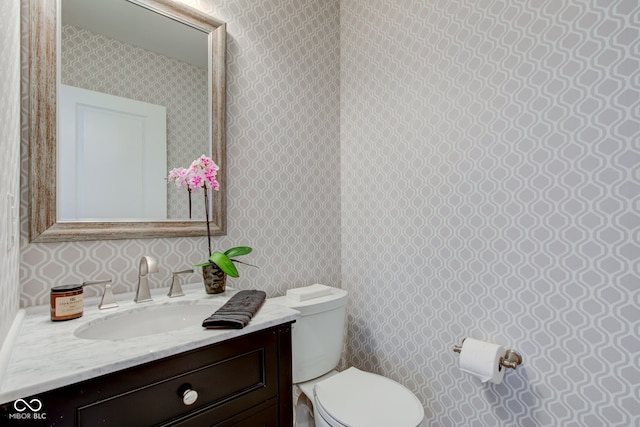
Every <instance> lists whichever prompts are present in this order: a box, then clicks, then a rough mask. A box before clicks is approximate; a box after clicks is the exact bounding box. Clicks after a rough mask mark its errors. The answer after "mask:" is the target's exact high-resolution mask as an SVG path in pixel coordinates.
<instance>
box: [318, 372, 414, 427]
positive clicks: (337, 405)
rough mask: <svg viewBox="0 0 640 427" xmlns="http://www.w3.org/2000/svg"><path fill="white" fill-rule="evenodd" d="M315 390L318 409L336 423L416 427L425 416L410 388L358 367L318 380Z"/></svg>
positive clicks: (333, 423) (336, 424) (330, 421)
mask: <svg viewBox="0 0 640 427" xmlns="http://www.w3.org/2000/svg"><path fill="white" fill-rule="evenodd" d="M313 393H314V401H315V402H314V405H316V407H317V411H318V412H319V413H320V415H321V416H322V417H323V418H325V420H326V421H327V422H328V423H330V424H331V425H335V426H353V427H360V426H366V427H389V426H394V427H416V426H419V425H420V424H421V422H422V419H423V418H424V409H423V408H422V404H421V403H420V401H419V400H418V399H417V398H416V397H415V395H414V394H413V393H412V392H411V391H409V389H407V388H406V387H404V386H403V385H401V384H398V383H397V382H395V381H393V380H391V379H389V378H386V377H383V376H380V375H376V374H372V373H370V372H364V371H361V370H359V369H356V368H349V369H347V370H345V371H343V372H341V373H339V374H337V375H335V376H332V377H331V378H329V379H327V380H324V381H321V382H319V383H317V384H316V385H315V387H314V389H313Z"/></svg>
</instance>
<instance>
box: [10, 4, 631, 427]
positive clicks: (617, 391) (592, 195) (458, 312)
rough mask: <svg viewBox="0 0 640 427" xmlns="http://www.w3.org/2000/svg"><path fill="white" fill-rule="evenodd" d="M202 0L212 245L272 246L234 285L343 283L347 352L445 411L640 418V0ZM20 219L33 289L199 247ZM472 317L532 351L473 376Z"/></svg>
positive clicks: (541, 419) (130, 274)
mask: <svg viewBox="0 0 640 427" xmlns="http://www.w3.org/2000/svg"><path fill="white" fill-rule="evenodd" d="M187 3H189V4H191V5H192V6H195V7H197V8H199V9H201V10H203V11H204V12H206V13H210V14H212V15H214V16H216V17H218V18H219V19H222V20H224V21H226V22H228V23H229V25H228V32H229V42H228V47H227V51H228V55H229V64H228V77H229V82H228V88H227V90H228V95H229V106H228V107H229V108H228V144H229V153H228V156H229V171H228V173H229V234H228V235H227V236H225V237H221V238H216V240H215V245H216V246H218V247H228V246H231V245H234V244H244V243H246V244H251V245H252V246H254V247H255V248H256V254H255V256H254V255H253V254H252V255H251V258H252V259H251V260H252V261H253V262H254V263H256V264H258V265H260V266H261V268H260V269H259V270H255V269H244V270H243V276H242V277H241V278H240V279H238V280H236V281H235V282H234V283H235V284H237V286H238V287H239V288H251V287H258V288H262V289H265V290H266V291H267V292H268V293H269V294H270V295H275V294H279V293H282V292H284V290H285V289H286V288H289V287H294V286H302V285H305V284H309V283H313V282H316V281H317V282H324V283H328V284H334V285H337V286H342V287H344V288H346V289H347V290H348V291H349V292H350V294H351V299H350V304H349V309H348V323H349V328H348V346H347V350H346V354H347V362H348V363H349V364H352V365H355V366H359V367H361V368H364V369H367V370H370V371H374V372H378V373H381V374H384V375H387V376H389V377H390V378H393V379H395V380H397V381H400V382H401V383H403V384H405V385H406V386H407V387H409V388H410V389H411V390H413V391H414V392H415V393H416V395H417V396H418V398H419V399H420V400H421V401H422V403H423V404H424V406H425V413H426V415H427V418H428V420H429V422H430V425H432V426H443V427H448V426H454V425H464V426H478V427H489V426H514V427H515V426H518V427H519V426H559V425H562V426H576V427H577V426H602V425H607V426H631V425H638V423H639V422H640V413H639V405H638V395H639V394H640V375H639V373H638V365H639V364H640V360H639V357H640V342H639V341H638V338H637V335H638V330H639V327H640V313H639V310H638V302H639V300H640V284H639V283H640V281H639V280H638V270H639V265H638V259H639V257H638V248H639V246H640V243H639V242H638V238H639V232H640V221H639V216H638V210H639V207H640V206H639V204H640V202H639V198H638V194H639V188H638V178H639V176H638V174H639V173H640V172H639V169H638V166H637V165H638V164H639V163H640V162H639V161H638V160H639V159H640V147H638V145H637V144H638V142H637V141H638V140H639V138H638V132H639V129H640V125H639V124H640V117H639V114H640V110H639V108H640V104H639V102H640V101H639V99H640V96H639V95H640V76H639V74H638V73H639V71H638V70H639V69H640V67H638V64H639V63H640V47H639V46H640V40H639V33H640V16H639V14H640V11H639V9H638V5H637V2H636V1H635V0H630V1H624V0H619V1H618V0H612V1H607V2H590V1H586V0H575V1H572V2H563V1H560V0H549V1H546V2H543V1H525V0H515V1H478V2H438V1H435V0H402V1H390V0H386V1H385V0H375V1H367V0H342V1H340V2H338V1H337V0H317V1H310V0H266V1H262V2H252V1H248V0H242V1H240V0H238V1H233V2H228V1H223V0H189V1H188V2H187ZM338 34H339V35H338ZM338 106H339V108H338ZM338 155H339V157H338ZM24 164H26V160H25V159H24V157H23V165H24ZM24 173H25V172H24V168H23V177H24ZM22 192H23V199H22V200H23V202H22V203H23V206H22V210H23V212H24V211H25V208H26V205H25V202H24V200H25V199H24V195H25V192H26V189H25V188H24V187H23V188H22ZM26 239H27V237H26V218H24V217H23V218H22V259H21V271H20V280H21V283H22V292H21V304H22V305H31V304H42V303H45V302H46V297H47V292H48V288H49V286H50V285H51V284H54V283H60V282H65V281H69V280H81V279H86V278H92V277H93V276H99V275H102V274H104V273H108V274H109V275H111V276H113V277H114V279H115V280H114V283H115V290H116V292H123V291H125V290H131V289H132V288H133V284H134V283H135V274H136V265H137V261H138V258H139V256H141V255H145V254H151V255H155V256H157V257H158V258H159V260H160V263H161V268H162V271H161V272H160V273H159V274H158V275H157V279H158V280H157V281H156V283H155V287H165V286H167V285H168V280H169V274H170V272H171V271H172V270H174V269H178V268H182V267H184V266H185V265H186V264H190V263H195V262H198V261H200V259H201V255H200V254H202V253H204V251H205V247H206V243H205V242H204V239H186V238H184V239H150V240H128V241H109V242H83V243H59V244H28V243H27V241H26ZM195 279H196V277H195V275H194V280H195ZM163 291H164V289H163ZM156 292H160V291H159V290H156ZM464 336H472V337H475V338H480V339H485V340H489V341H493V342H498V343H500V344H503V345H505V346H507V347H512V348H515V349H517V350H519V351H520V352H521V353H522V354H523V356H524V365H523V366H521V367H520V368H518V370H517V371H516V372H508V373H507V375H506V378H505V382H504V383H503V384H500V385H486V384H485V385H483V384H480V383H479V382H478V381H477V380H475V379H472V378H468V377H466V376H465V375H463V374H462V373H461V372H460V371H459V369H458V367H457V365H456V363H457V358H458V356H457V355H456V354H455V353H453V352H452V351H451V349H452V346H453V345H454V344H459V343H460V340H461V339H462V338H463V337H464Z"/></svg>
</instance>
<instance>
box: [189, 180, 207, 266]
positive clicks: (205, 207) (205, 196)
mask: <svg viewBox="0 0 640 427" xmlns="http://www.w3.org/2000/svg"><path fill="white" fill-rule="evenodd" d="M189 194H191V193H189ZM204 214H205V217H206V219H207V243H208V244H209V256H211V253H212V252H211V230H210V228H209V191H208V189H207V186H206V185H205V186H204Z"/></svg>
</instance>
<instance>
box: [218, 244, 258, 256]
mask: <svg viewBox="0 0 640 427" xmlns="http://www.w3.org/2000/svg"><path fill="white" fill-rule="evenodd" d="M252 250H253V249H251V248H250V247H249V246H236V247H235V248H231V249H227V251H226V252H225V253H224V254H225V255H226V256H228V257H229V258H231V257H232V256H240V255H246V254H248V253H251V251H252Z"/></svg>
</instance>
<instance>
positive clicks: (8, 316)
mask: <svg viewBox="0 0 640 427" xmlns="http://www.w3.org/2000/svg"><path fill="white" fill-rule="evenodd" d="M0 22H2V25H1V26H0V58H2V61H0V76H1V77H0V94H2V96H0V117H2V120H0V343H1V342H2V341H3V340H4V338H5V336H6V334H7V332H8V330H9V328H10V326H11V323H12V322H13V318H14V317H15V315H16V313H17V311H18V302H19V295H20V281H19V279H18V274H19V268H20V264H19V228H18V221H17V215H18V206H19V203H20V202H19V198H20V193H19V191H20V186H19V179H20V154H19V153H20V48H19V46H20V4H19V3H18V2H15V1H9V2H0ZM8 196H11V197H13V199H8ZM10 200H15V202H14V203H12V202H11V201H10ZM12 204H13V205H15V208H14V209H13V212H11V211H10V209H11V208H10V205H12ZM13 218H16V220H13ZM11 236H13V238H14V243H13V244H9V245H8V244H7V239H8V238H10V237H11Z"/></svg>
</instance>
